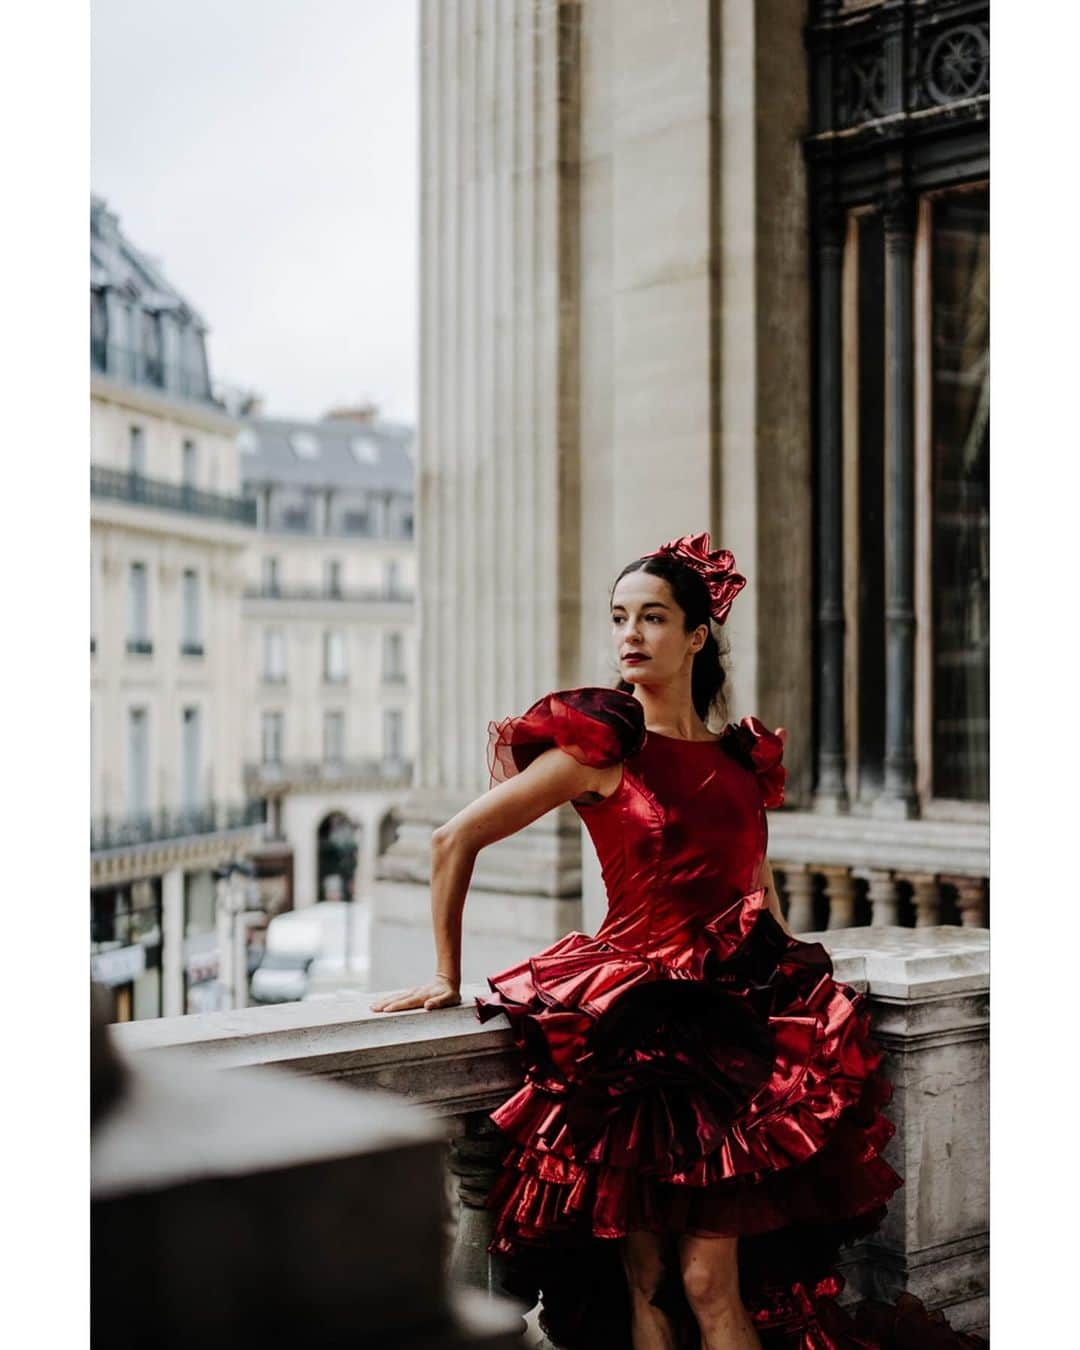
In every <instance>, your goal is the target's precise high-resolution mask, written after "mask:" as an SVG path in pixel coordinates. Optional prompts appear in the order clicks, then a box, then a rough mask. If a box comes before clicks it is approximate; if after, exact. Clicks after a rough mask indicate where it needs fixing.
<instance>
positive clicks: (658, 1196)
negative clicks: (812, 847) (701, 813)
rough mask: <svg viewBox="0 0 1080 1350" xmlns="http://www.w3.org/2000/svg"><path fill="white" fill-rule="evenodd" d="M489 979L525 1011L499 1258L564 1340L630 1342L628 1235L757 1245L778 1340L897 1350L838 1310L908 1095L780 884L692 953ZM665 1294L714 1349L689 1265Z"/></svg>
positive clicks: (592, 1348)
mask: <svg viewBox="0 0 1080 1350" xmlns="http://www.w3.org/2000/svg"><path fill="white" fill-rule="evenodd" d="M488 983H489V984H490V986H491V989H492V996H491V997H490V998H488V997H484V998H477V1001H476V1002H477V1013H478V1016H479V1017H480V1019H481V1020H482V1021H486V1020H487V1019H488V1018H491V1017H494V1016H495V1015H496V1014H497V1013H499V1012H503V1013H505V1014H506V1015H507V1017H508V1019H509V1021H510V1025H511V1029H512V1032H513V1036H514V1041H515V1044H516V1045H517V1047H518V1049H519V1051H520V1053H521V1056H522V1060H523V1065H524V1070H525V1073H524V1082H523V1084H522V1087H521V1088H520V1089H519V1090H518V1091H517V1092H515V1093H514V1094H513V1096H511V1097H510V1098H509V1099H508V1100H507V1101H506V1102H504V1103H503V1104H502V1105H501V1106H500V1107H499V1108H498V1109H497V1110H495V1111H494V1112H492V1113H491V1119H492V1120H493V1121H494V1123H495V1124H496V1126H498V1128H499V1130H500V1131H501V1132H502V1133H503V1134H504V1135H505V1136H506V1140H507V1150H506V1153H505V1156H504V1160H503V1164H502V1168H501V1170H500V1173H499V1175H498V1177H497V1180H496V1182H495V1185H494V1186H493V1188H492V1190H491V1192H490V1194H489V1196H488V1200H487V1204H488V1206H489V1208H491V1209H492V1210H494V1212H495V1215H496V1222H495V1234H494V1237H493V1239H492V1242H491V1244H490V1246H489V1251H491V1252H492V1253H493V1254H496V1255H497V1256H499V1257H501V1259H502V1267H503V1270H504V1272H505V1273H504V1287H505V1288H506V1289H507V1291H508V1292H510V1293H512V1294H516V1295H517V1296H518V1297H520V1298H522V1299H523V1300H525V1301H526V1302H529V1303H535V1302H536V1301H537V1300H538V1298H539V1301H540V1302H541V1305H542V1310H541V1326H542V1327H543V1329H544V1332H545V1334H546V1335H547V1336H548V1338H549V1340H550V1341H552V1342H553V1343H554V1344H555V1345H556V1346H559V1347H560V1348H562V1350H616V1348H617V1350H625V1348H626V1347H629V1345H630V1344H631V1336H630V1301H629V1293H628V1290H627V1285H626V1278H625V1275H624V1273H623V1269H622V1265H621V1257H620V1252H619V1246H618V1244H617V1243H615V1242H613V1241H612V1239H615V1238H619V1237H623V1236H625V1235H626V1234H628V1233H630V1232H632V1231H634V1230H637V1229H646V1230H648V1231H650V1232H653V1233H656V1234H659V1235H661V1236H665V1237H667V1238H670V1239H674V1238H675V1236H676V1235H679V1234H697V1235H701V1236H711V1237H719V1236H725V1237H730V1236H738V1237H739V1238H740V1239H741V1241H740V1243H739V1270H740V1280H741V1284H742V1294H743V1299H744V1302H745V1303H746V1306H747V1308H748V1309H749V1311H750V1314H751V1316H752V1318H753V1320H754V1323H755V1325H756V1327H757V1329H758V1333H759V1335H760V1336H761V1338H762V1343H763V1345H765V1346H770V1347H790V1348H791V1350H795V1348H796V1347H798V1348H799V1350H839V1348H840V1347H852V1350H854V1348H855V1347H869V1346H875V1345H878V1344H882V1343H883V1342H881V1341H879V1340H874V1339H866V1338H863V1337H862V1336H860V1335H859V1334H858V1333H857V1332H856V1330H855V1327H854V1324H853V1323H852V1322H851V1320H850V1319H849V1318H848V1317H847V1316H846V1314H844V1313H843V1312H842V1311H841V1310H840V1309H839V1308H838V1307H837V1305H836V1303H835V1301H834V1299H835V1295H836V1294H837V1293H838V1292H839V1290H840V1288H841V1287H842V1281H841V1279H840V1277H839V1276H838V1275H837V1274H836V1273H835V1271H834V1264H835V1259H836V1255H837V1252H838V1250H839V1248H840V1247H841V1245H843V1244H845V1243H848V1242H851V1241H854V1240H855V1239H856V1238H858V1237H861V1236H863V1235H865V1234H867V1233H869V1232H872V1231H873V1229H874V1228H876V1227H877V1225H878V1224H879V1223H880V1221H881V1218H882V1217H883V1215H884V1209H885V1204H886V1202H887V1201H888V1199H889V1197H890V1196H891V1195H892V1193H893V1192H894V1191H895V1189H896V1188H897V1187H898V1186H899V1185H900V1184H901V1182H900V1178H899V1177H898V1176H897V1175H896V1173H895V1172H894V1171H893V1169H892V1168H891V1167H890V1166H889V1165H888V1163H886V1162H885V1160H884V1159H883V1158H882V1156H881V1153H882V1150H883V1149H884V1147H885V1145H886V1143H887V1142H888V1140H889V1139H890V1137H891V1136H892V1133H893V1126H892V1125H891V1124H890V1123H889V1121H888V1120H887V1119H886V1118H885V1117H884V1116H883V1115H882V1114H881V1107H882V1106H883V1105H884V1104H885V1103H886V1102H887V1101H888V1099H889V1096H890V1093H891V1089H890V1087H889V1085H888V1084H887V1083H886V1082H885V1080H884V1078H883V1077H882V1076H881V1074H880V1073H879V1072H878V1068H879V1063H880V1059H881V1054H880V1051H879V1050H878V1049H877V1048H876V1047H875V1046H874V1045H873V1043H872V1041H871V1039H870V1035H869V1013H868V1011H867V1009H866V1008H865V1006H864V1001H863V998H862V996H861V995H859V994H858V993H856V991H855V990H853V989H851V988H850V987H848V986H846V985H843V984H839V983H837V982H836V981H835V980H834V979H833V978H832V963H831V961H830V959H829V955H828V953H827V952H826V951H825V949H824V948H823V947H822V946H821V945H820V944H818V943H805V942H800V941H798V940H797V939H795V938H791V937H789V936H788V935H787V934H786V933H784V931H783V929H782V928H781V927H780V925H779V924H777V923H776V921H775V919H774V918H773V916H772V915H771V914H770V913H769V912H768V910H767V908H766V907H765V896H764V893H763V892H760V891H759V892H754V894H753V895H751V896H746V897H743V899H741V900H740V901H738V902H737V903H736V904H734V905H732V906H731V907H730V908H729V909H728V910H726V911H725V912H724V913H723V914H721V915H719V916H718V917H717V918H716V919H714V920H713V921H711V922H710V923H708V924H706V925H703V926H702V927H701V929H700V930H699V932H698V934H697V936H696V937H695V939H694V940H693V941H692V942H691V943H690V944H689V946H688V949H687V950H686V951H685V952H684V953H680V957H679V959H678V961H677V963H673V962H672V961H671V959H670V956H668V958H667V959H666V960H660V959H658V958H657V957H655V956H650V955H649V954H648V953H645V952H633V951H624V950H620V949H618V948H616V947H614V946H612V945H611V944H610V943H608V942H606V941H605V940H603V939H601V938H590V937H588V936H587V935H586V934H584V933H576V932H575V933H570V934H568V935H567V936H566V937H565V938H563V939H561V940H560V941H559V942H557V943H555V944H554V945H553V946H552V947H550V948H548V949H547V950H546V951H544V952H542V953H540V954H538V955H537V956H534V957H532V958H531V959H529V960H527V961H524V962H521V963H520V964H519V965H516V966H512V967H511V968H509V969H508V970H505V971H502V972H501V973H500V974H498V975H494V976H491V977H490V979H489V981H488ZM673 1265H674V1266H677V1262H675V1263H673ZM653 1301H654V1303H656V1304H657V1305H658V1306H660V1307H661V1308H663V1309H664V1311H665V1312H666V1313H667V1314H668V1315H669V1317H670V1318H671V1320H672V1323H673V1325H674V1326H675V1328H676V1334H677V1336H678V1338H679V1339H678V1344H679V1345H680V1346H685V1347H696V1346H698V1345H699V1343H700V1342H699V1337H698V1332H697V1324H696V1321H695V1320H694V1318H693V1315H692V1313H691V1311H690V1308H689V1305H688V1304H687V1303H686V1300H685V1296H684V1295H683V1293H682V1284H681V1279H680V1278H679V1276H678V1272H677V1269H673V1270H671V1271H669V1275H668V1277H667V1278H666V1280H665V1282H664V1285H663V1287H662V1288H661V1289H660V1290H659V1292H658V1293H657V1294H656V1296H655V1297H654V1300H653ZM950 1343H955V1344H960V1343H961V1342H950Z"/></svg>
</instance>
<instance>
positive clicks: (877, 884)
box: [866, 867, 900, 928]
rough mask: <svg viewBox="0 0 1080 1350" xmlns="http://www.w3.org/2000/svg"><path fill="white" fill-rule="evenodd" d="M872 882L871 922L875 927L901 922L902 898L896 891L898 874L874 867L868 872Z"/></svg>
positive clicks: (889, 925)
mask: <svg viewBox="0 0 1080 1350" xmlns="http://www.w3.org/2000/svg"><path fill="white" fill-rule="evenodd" d="M866 878H867V881H869V883H870V912H871V918H870V923H871V925H872V926H873V927H875V928H886V927H891V926H893V925H895V924H898V923H899V922H900V898H899V896H898V895H897V891H896V874H895V873H893V872H889V871H885V870H883V869H881V868H877V867H872V868H870V869H869V870H868V871H867V873H866Z"/></svg>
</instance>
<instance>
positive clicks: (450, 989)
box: [370, 975, 461, 1012]
mask: <svg viewBox="0 0 1080 1350" xmlns="http://www.w3.org/2000/svg"><path fill="white" fill-rule="evenodd" d="M460 1002H461V986H460V984H455V983H454V981H452V980H448V979H447V978H446V976H445V975H436V976H435V977H434V979H433V980H432V981H431V983H430V984H419V985H417V986H416V988H415V989H399V990H397V992H396V993H393V994H385V995H384V996H383V997H382V998H381V999H380V1000H379V1001H378V1003H372V1004H371V1005H370V1006H371V1010H372V1012H404V1011H405V1009H406V1008H423V1009H424V1011H425V1012H431V1010H432V1009H433V1008H453V1007H455V1006H456V1005H457V1004H458V1003H460Z"/></svg>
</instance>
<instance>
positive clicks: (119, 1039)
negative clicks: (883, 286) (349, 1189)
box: [110, 925, 989, 1115]
mask: <svg viewBox="0 0 1080 1350" xmlns="http://www.w3.org/2000/svg"><path fill="white" fill-rule="evenodd" d="M803 937H804V938H805V939H806V940H808V941H822V942H823V945H824V946H825V947H826V948H827V949H828V950H830V951H831V952H832V953H833V957H834V966H835V970H836V975H837V978H838V979H839V980H841V981H843V982H845V983H851V984H854V985H856V986H857V987H861V988H863V989H865V990H866V991H867V993H868V994H869V996H870V998H871V999H872V1000H873V1001H874V1003H875V1005H876V1012H877V1013H878V1015H879V1017H880V1018H881V1020H882V1021H883V1023H884V1024H885V1025H884V1027H883V1029H884V1030H885V1031H886V1032H887V1034H889V1035H890V1036H893V1035H895V1036H897V1037H899V1038H901V1039H903V1038H905V1037H907V1038H909V1039H915V1040H929V1039H943V1040H948V1039H950V1038H952V1039H955V1038H956V1037H957V1036H958V1035H966V1034H970V1030H971V1029H972V1028H978V1027H980V1026H985V997H984V995H985V993H986V990H987V989H988V987H989V971H988V948H989V934H988V932H987V931H986V930H985V929H973V928H957V927H950V926H945V925H943V926H941V927H939V928H850V929H838V930H835V931H831V932H829V933H826V934H819V933H808V934H804V935H803ZM461 992H462V1003H461V1004H460V1005H459V1006H458V1007H455V1008H443V1009H439V1010H438V1011H436V1012H424V1011H423V1010H421V1009H417V1010H413V1011H410V1012H402V1013H392V1014H387V1013H376V1012H373V1011H372V1010H371V1007H370V1005H371V1003H373V1002H374V1001H375V1000H376V999H377V998H378V994H376V993H365V994H361V995H357V994H354V993H341V994H337V995H334V996H331V997H324V998H318V999H312V1000H310V1001H308V1002H304V1003H287V1004H281V1005H279V1006H277V1007H260V1008H246V1009H243V1010H241V1011H237V1012H221V1013H200V1014H194V1015H191V1016H187V1017H173V1018H159V1019H155V1020H152V1021H145V1022H129V1023H125V1024H123V1025H117V1026H113V1027H111V1028H110V1034H111V1036H112V1039H113V1042H114V1044H115V1045H116V1046H117V1048H118V1049H120V1050H121V1051H124V1052H128V1053H138V1052H143V1051H147V1050H186V1051H189V1052H191V1053H194V1054H197V1055H198V1056H199V1058H200V1059H202V1061H203V1062H204V1063H211V1064H213V1065H214V1066H216V1067H219V1068H253V1067H256V1066H265V1065H273V1066H277V1067H282V1068H288V1069H292V1070H294V1071H297V1072H300V1073H303V1074H308V1075H319V1076H325V1077H328V1078H334V1079H337V1080H338V1081H343V1082H348V1083H349V1084H350V1085H356V1086H371V1087H380V1088H385V1089H389V1090H392V1091H394V1092H397V1093H399V1094H401V1095H403V1096H407V1097H408V1098H410V1100H412V1101H415V1102H419V1103H422V1104H425V1105H428V1106H431V1107H433V1108H434V1109H435V1110H436V1111H437V1112H439V1113H440V1114H444V1115H459V1114H463V1113H464V1112H467V1111H472V1110H480V1109H488V1108H490V1107H491V1106H494V1105H497V1104H498V1103H499V1102H500V1101H502V1100H504V1099H505V1097H506V1096H507V1095H509V1093H511V1092H513V1091H514V1089H515V1088H516V1087H517V1086H518V1085H519V1083H520V1078H521V1070H520V1061H519V1059H518V1057H517V1053H516V1051H515V1049H514V1046H513V1042H512V1040H511V1036H510V1028H509V1025H508V1024H507V1023H506V1021H505V1019H502V1018H499V1019H494V1020H492V1021H490V1022H487V1023H481V1022H480V1021H479V1019H478V1018H477V1016H476V1010H475V1005H474V998H475V996H476V995H477V994H487V993H488V992H489V991H488V988H487V985H486V984H484V983H482V982H478V983H473V984H466V985H463V986H462V991H461ZM958 1010H959V1013H958ZM961 1014H962V1015H961ZM958 1015H959V1024H958V1022H957V1017H958Z"/></svg>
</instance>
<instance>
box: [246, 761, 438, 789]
mask: <svg viewBox="0 0 1080 1350" xmlns="http://www.w3.org/2000/svg"><path fill="white" fill-rule="evenodd" d="M412 769H413V766H412V761H411V760H407V759H399V758H396V757H389V756H388V757H386V758H383V759H378V758H375V757H371V758H368V759H346V760H325V759H320V760H278V761H272V762H264V763H262V764H249V765H247V768H246V771H245V776H246V781H247V790H248V791H249V792H251V793H253V794H254V793H279V792H284V791H286V790H288V789H289V788H300V787H308V788H310V787H312V786H317V785H319V784H321V783H333V784H335V785H337V786H341V785H342V784H348V785H350V786H352V787H357V788H392V787H408V786H409V785H410V784H411V783H412Z"/></svg>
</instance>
